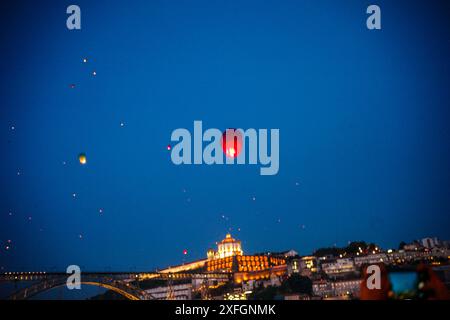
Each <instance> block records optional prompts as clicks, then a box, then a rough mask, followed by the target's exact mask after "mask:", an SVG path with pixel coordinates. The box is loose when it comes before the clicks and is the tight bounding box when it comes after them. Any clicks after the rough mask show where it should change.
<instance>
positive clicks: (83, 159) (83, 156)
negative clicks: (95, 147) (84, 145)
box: [78, 153, 87, 165]
mask: <svg viewBox="0 0 450 320" xmlns="http://www.w3.org/2000/svg"><path fill="white" fill-rule="evenodd" d="M78 161H80V164H83V165H84V164H86V162H87V158H86V155H85V154H84V153H80V155H79V156H78Z"/></svg>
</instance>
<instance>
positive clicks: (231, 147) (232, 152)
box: [222, 129, 242, 158]
mask: <svg viewBox="0 0 450 320" xmlns="http://www.w3.org/2000/svg"><path fill="white" fill-rule="evenodd" d="M227 131H228V132H229V133H228V137H227ZM222 150H223V152H224V153H225V155H226V156H227V157H230V158H236V157H237V156H238V155H239V154H240V153H241V150H242V134H241V132H240V131H238V130H236V129H227V130H225V131H224V132H223V134H222Z"/></svg>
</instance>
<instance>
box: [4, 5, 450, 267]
mask: <svg viewBox="0 0 450 320" xmlns="http://www.w3.org/2000/svg"><path fill="white" fill-rule="evenodd" d="M11 2H13V3H14V5H12V4H10V5H8V4H5V3H3V2H2V4H1V5H0V24H1V30H0V34H1V38H0V40H1V42H0V49H1V51H0V57H1V59H0V76H1V78H0V82H1V86H0V148H1V150H2V155H1V162H0V164H1V166H0V188H1V195H0V243H1V248H0V267H1V268H3V270H50V271H51V270H64V269H65V268H66V266H67V265H69V264H78V265H80V266H81V267H82V268H84V269H90V270H99V271H101V270H105V269H110V270H125V271H128V270H133V269H137V270H150V269H153V268H157V267H164V266H168V265H174V264H177V263H181V262H182V261H183V259H184V260H185V261H189V260H194V259H199V258H203V257H205V255H206V250H207V249H208V248H209V247H213V246H214V245H215V242H216V241H219V240H221V239H222V238H223V237H224V236H225V234H226V232H227V231H229V230H230V228H231V232H232V234H233V236H235V237H236V238H238V239H241V240H242V242H243V248H244V251H245V252H248V253H252V252H260V251H266V250H274V251H275V250H287V249H291V248H294V249H296V250H298V251H299V252H300V253H301V254H309V253H311V252H312V251H313V250H314V249H316V248H319V247H323V246H332V245H334V244H336V245H338V246H343V245H346V244H347V242H348V241H349V240H366V241H370V242H376V243H378V244H380V245H381V246H382V247H384V248H388V247H397V246H398V243H399V242H400V241H401V240H405V241H411V240H413V239H417V238H422V237H425V236H437V237H439V238H442V239H449V238H450V228H449V227H450V215H449V213H450V197H449V195H450V170H449V163H450V148H449V141H450V132H449V125H448V123H449V122H448V121H449V106H450V104H449V101H450V93H449V83H450V81H449V80H450V79H449V78H450V61H449V57H450V19H449V17H450V4H449V2H448V1H442V2H439V1H431V2H430V1H416V2H414V1H413V2H411V1H374V2H373V4H378V5H379V6H380V7H381V12H382V30H380V31H369V30H368V29H367V28H366V18H367V16H368V15H367V14H366V8H367V6H368V5H370V4H372V2H368V1H356V0H354V1H323V0H321V1H225V0H223V1H211V0H204V1H197V0H195V1H153V0H152V1H148V0H145V1H144V0H143V1H120V2H119V1H81V0H77V1H75V2H68V1H47V2H45V1H43V2H41V3H40V4H37V3H36V2H34V1H11ZM16 2H18V3H16ZM70 4H77V5H79V6H80V7H81V15H82V21H81V23H82V30H81V31H70V30H68V29H67V28H66V18H67V14H66V8H67V6H68V5H70ZM85 57H86V58H88V61H87V63H83V61H82V60H83V58H85ZM94 70H95V71H96V73H97V75H96V76H93V75H92V72H93V71H94ZM72 83H73V84H75V85H76V86H75V88H70V84H72ZM194 120H202V121H203V126H204V128H220V129H222V130H224V129H226V128H236V127H239V128H269V129H270V128H279V129H280V171H279V173H278V175H276V176H260V175H259V166H254V165H253V166H252V165H245V166H236V165H235V166H219V165H215V166H206V165H201V166H199V165H197V166H194V165H191V166H187V165H184V166H175V165H174V164H172V162H171V161H170V153H169V152H168V151H167V149H166V146H167V144H169V143H170V135H171V132H172V130H174V129H176V128H183V127H184V128H188V129H189V130H192V128H193V121H194ZM121 123H123V126H121ZM12 127H14V130H13V129H12ZM82 152H84V153H85V154H86V155H87V160H88V162H87V164H86V165H85V166H81V165H80V164H79V163H78V159H77V158H78V155H79V154H80V153H82ZM64 162H65V164H64ZM18 172H20V174H18ZM73 193H76V197H75V198H74V197H73ZM253 198H255V200H254V199H253ZM99 209H102V210H103V213H100V212H99ZM10 212H11V214H10ZM30 217H31V220H30ZM80 235H81V236H82V237H81V238H80ZM8 240H11V244H10V249H9V250H6V249H5V246H6V245H7V242H8ZM183 249H187V250H188V255H187V256H185V257H184V256H183V254H182V252H183Z"/></svg>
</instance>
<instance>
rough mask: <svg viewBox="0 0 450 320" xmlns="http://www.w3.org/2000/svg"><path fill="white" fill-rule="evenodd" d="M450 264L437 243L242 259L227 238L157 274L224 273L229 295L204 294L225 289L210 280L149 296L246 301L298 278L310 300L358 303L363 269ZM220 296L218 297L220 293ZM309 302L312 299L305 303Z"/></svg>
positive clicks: (154, 290)
mask: <svg viewBox="0 0 450 320" xmlns="http://www.w3.org/2000/svg"><path fill="white" fill-rule="evenodd" d="M448 259H450V250H449V248H448V246H445V245H443V244H442V243H441V242H439V241H438V240H437V239H436V238H426V239H422V241H417V242H414V243H413V244H409V245H408V244H405V245H404V246H403V249H401V250H387V251H382V250H381V249H380V248H378V247H375V248H373V250H372V251H371V252H367V250H363V248H359V251H358V252H356V254H347V253H345V252H344V253H343V254H340V255H339V256H337V257H335V256H323V257H317V256H299V254H298V253H297V252H296V251H294V250H290V251H286V252H281V253H262V254H255V255H245V254H244V252H243V250H242V246H241V242H240V241H239V240H236V239H234V238H233V237H232V236H231V235H230V234H227V235H226V237H225V239H223V240H222V241H220V242H219V243H217V250H213V249H209V250H208V251H207V258H206V259H203V260H197V261H194V262H191V263H187V264H184V265H181V266H176V267H171V268H167V269H165V270H162V271H160V272H172V273H176V272H191V271H193V270H197V271H199V270H200V271H201V272H205V273H226V274H229V275H230V278H229V282H231V283H232V284H233V285H232V286H229V287H228V288H229V290H228V292H221V293H220V294H217V293H216V295H214V294H212V295H211V294H208V291H211V289H212V291H214V289H216V288H221V287H222V288H223V287H224V285H226V283H225V282H224V281H223V279H221V280H215V279H211V278H209V279H208V280H197V279H193V280H192V281H191V282H188V283H175V284H170V285H168V286H161V287H156V288H151V289H148V290H147V293H149V294H150V295H151V296H153V297H154V298H155V299H188V300H189V299H195V298H209V299H211V298H212V299H233V298H238V299H242V298H245V297H246V296H247V295H248V294H249V293H251V292H252V291H254V290H255V289H257V288H264V287H268V286H273V287H278V286H280V285H281V284H282V282H283V280H285V279H286V278H287V277H289V276H290V275H292V274H294V273H297V274H300V275H302V276H306V277H309V278H310V279H311V280H312V283H313V284H312V293H313V297H315V298H318V299H336V298H343V297H345V298H351V297H358V296H359V291H360V285H361V277H360V272H361V269H362V267H363V266H364V265H370V264H375V263H384V264H386V265H403V264H414V263H417V262H418V261H427V262H428V263H429V264H431V265H435V266H439V265H440V264H441V262H442V261H444V260H447V261H448ZM219 292H220V291H219ZM296 298H299V299H300V298H305V297H302V296H301V295H297V296H296V295H291V296H289V297H288V296H286V297H285V299H296ZM308 298H311V297H308Z"/></svg>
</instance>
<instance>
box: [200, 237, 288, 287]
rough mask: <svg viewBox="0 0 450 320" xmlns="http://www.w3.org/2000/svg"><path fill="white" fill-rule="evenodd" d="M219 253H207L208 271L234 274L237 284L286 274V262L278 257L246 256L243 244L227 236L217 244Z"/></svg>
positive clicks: (211, 251) (267, 255) (210, 251)
mask: <svg viewBox="0 0 450 320" xmlns="http://www.w3.org/2000/svg"><path fill="white" fill-rule="evenodd" d="M217 247H218V248H217V251H214V250H212V249H209V250H208V252H207V256H208V260H207V261H206V271H208V272H213V271H214V272H217V271H222V272H233V273H234V278H235V281H236V282H238V283H239V282H242V281H247V280H255V279H267V278H269V277H270V276H271V275H272V274H276V275H284V274H285V273H286V260H285V259H284V258H280V257H278V256H271V255H270V253H269V254H264V255H244V252H243V251H242V248H241V242H240V241H239V240H236V239H233V238H232V237H231V235H230V234H227V235H226V237H225V239H224V240H222V241H221V242H219V243H218V244H217Z"/></svg>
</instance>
